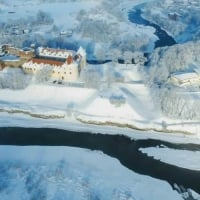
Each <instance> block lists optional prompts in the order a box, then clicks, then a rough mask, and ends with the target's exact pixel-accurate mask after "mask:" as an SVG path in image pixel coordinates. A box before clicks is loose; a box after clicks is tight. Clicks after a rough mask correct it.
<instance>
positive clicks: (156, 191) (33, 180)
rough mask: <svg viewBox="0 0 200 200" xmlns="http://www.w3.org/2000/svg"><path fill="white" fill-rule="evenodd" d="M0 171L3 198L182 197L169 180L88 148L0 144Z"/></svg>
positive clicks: (174, 198) (17, 199)
mask: <svg viewBox="0 0 200 200" xmlns="http://www.w3.org/2000/svg"><path fill="white" fill-rule="evenodd" d="M0 170H1V171H2V172H4V173H1V190H0V196H1V199H3V200H8V199H11V198H14V199H16V200H21V199H32V198H35V197H37V199H39V198H43V199H44V198H45V199H59V200H61V199H71V200H79V199H102V200H110V199H116V200H117V199H124V200H125V199H129V200H135V199H144V200H148V199H151V200H158V199H163V200H164V199H173V200H181V199H182V197H181V195H179V194H178V193H177V192H176V191H174V190H173V189H172V187H171V186H170V185H169V184H168V183H166V182H164V181H160V180H156V179H154V178H151V177H148V176H144V175H139V174H136V173H134V172H132V171H130V170H128V169H127V168H125V167H123V166H122V165H121V164H120V163H119V161H117V160H116V159H114V158H111V157H108V156H106V155H104V154H103V153H101V152H98V151H90V150H87V149H79V148H72V147H38V146H34V147H32V146H29V147H16V146H1V147H0ZM144 191H145V192H144Z"/></svg>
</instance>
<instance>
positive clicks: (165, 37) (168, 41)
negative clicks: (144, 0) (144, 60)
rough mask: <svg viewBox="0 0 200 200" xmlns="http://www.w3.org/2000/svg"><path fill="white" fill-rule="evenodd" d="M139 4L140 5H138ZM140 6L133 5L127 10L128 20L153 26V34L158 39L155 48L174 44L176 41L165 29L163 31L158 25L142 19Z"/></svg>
mask: <svg viewBox="0 0 200 200" xmlns="http://www.w3.org/2000/svg"><path fill="white" fill-rule="evenodd" d="M140 6H141V5H140ZM140 6H138V7H135V8H134V9H132V10H131V11H130V12H129V15H128V16H129V20H130V21H131V22H133V23H136V24H140V25H145V26H152V27H153V28H155V30H156V31H155V35H156V36H157V37H158V40H157V41H156V42H155V48H158V47H165V46H172V45H174V44H176V41H175V40H174V38H173V37H171V36H170V35H169V34H168V33H167V32H166V31H164V30H163V29H162V28H160V26H158V25H157V24H154V23H152V22H149V21H148V20H146V19H144V18H143V17H142V16H141V15H142V11H141V9H140Z"/></svg>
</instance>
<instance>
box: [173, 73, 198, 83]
mask: <svg viewBox="0 0 200 200" xmlns="http://www.w3.org/2000/svg"><path fill="white" fill-rule="evenodd" d="M172 77H175V78H176V79H178V80H180V81H186V80H191V79H197V78H199V75H198V74H197V73H195V72H179V73H174V74H172Z"/></svg>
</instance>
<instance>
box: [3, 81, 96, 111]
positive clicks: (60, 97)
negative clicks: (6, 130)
mask: <svg viewBox="0 0 200 200" xmlns="http://www.w3.org/2000/svg"><path fill="white" fill-rule="evenodd" d="M95 93H96V91H95V90H93V89H84V88H72V87H62V86H54V85H35V84H33V85H30V86H29V87H27V88H26V89H24V90H15V91H13V90H10V89H1V90H0V106H1V108H2V109H5V110H11V111H12V110H22V111H29V112H31V113H41V114H45V113H46V114H48V112H51V113H55V114H57V113H58V112H62V113H63V112H65V113H66V111H67V109H69V108H71V109H73V108H72V107H73V106H74V107H78V106H81V104H84V103H85V101H87V99H88V98H90V97H91V96H93V95H95Z"/></svg>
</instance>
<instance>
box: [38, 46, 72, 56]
mask: <svg viewBox="0 0 200 200" xmlns="http://www.w3.org/2000/svg"><path fill="white" fill-rule="evenodd" d="M75 53H76V52H75V51H72V50H65V49H53V48H43V47H39V48H38V54H39V56H44V57H54V58H67V57H68V56H69V55H71V56H73V55H75Z"/></svg>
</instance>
